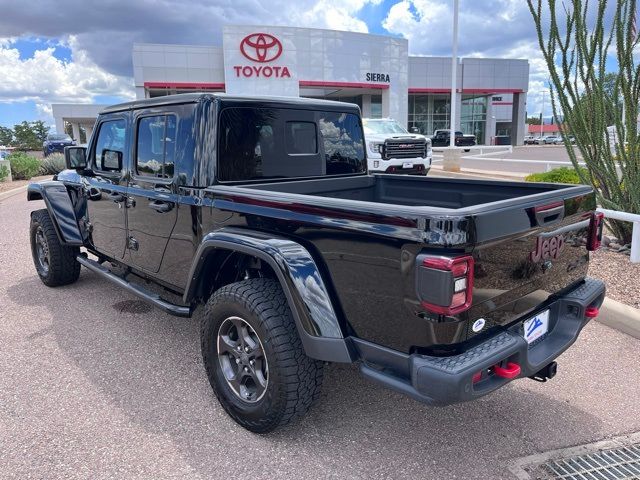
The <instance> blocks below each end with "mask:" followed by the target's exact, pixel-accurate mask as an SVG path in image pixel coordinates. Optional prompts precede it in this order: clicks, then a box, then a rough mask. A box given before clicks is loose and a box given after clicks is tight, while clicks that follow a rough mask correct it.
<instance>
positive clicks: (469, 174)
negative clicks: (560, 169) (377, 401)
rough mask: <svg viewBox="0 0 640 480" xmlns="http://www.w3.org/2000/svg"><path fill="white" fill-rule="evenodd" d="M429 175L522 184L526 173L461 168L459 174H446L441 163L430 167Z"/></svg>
mask: <svg viewBox="0 0 640 480" xmlns="http://www.w3.org/2000/svg"><path fill="white" fill-rule="evenodd" d="M429 175H435V176H438V177H448V178H476V179H480V178H484V179H487V180H489V179H490V180H505V181H518V182H523V181H524V179H525V177H526V176H527V175H529V174H528V173H518V172H504V171H500V170H479V169H476V168H461V169H460V172H446V171H444V169H443V167H442V164H441V163H434V164H432V165H431V170H430V171H429Z"/></svg>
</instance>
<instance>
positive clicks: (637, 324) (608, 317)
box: [596, 297, 640, 339]
mask: <svg viewBox="0 0 640 480" xmlns="http://www.w3.org/2000/svg"><path fill="white" fill-rule="evenodd" d="M596 319H597V320H598V321H599V322H600V323H602V324H603V325H606V326H608V327H611V328H613V329H615V330H618V331H620V332H622V333H626V334H627V335H631V336H632V337H634V338H638V339H640V310H638V309H637V308H633V307H630V306H629V305H625V304H624V303H620V302H617V301H615V300H613V299H611V298H608V297H607V298H605V299H604V303H603V304H602V307H600V315H598V316H597V317H596Z"/></svg>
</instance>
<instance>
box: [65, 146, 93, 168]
mask: <svg viewBox="0 0 640 480" xmlns="http://www.w3.org/2000/svg"><path fill="white" fill-rule="evenodd" d="M64 161H65V163H66V164H67V168H68V169H70V170H84V169H85V168H87V148H86V147H64Z"/></svg>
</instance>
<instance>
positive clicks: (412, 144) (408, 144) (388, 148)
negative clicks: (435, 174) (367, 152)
mask: <svg viewBox="0 0 640 480" xmlns="http://www.w3.org/2000/svg"><path fill="white" fill-rule="evenodd" d="M426 156H427V142H426V140H424V139H421V140H413V139H406V140H403V139H394V140H389V139H388V140H385V142H384V149H383V153H382V158H384V159H385V160H386V159H390V158H425V157H426Z"/></svg>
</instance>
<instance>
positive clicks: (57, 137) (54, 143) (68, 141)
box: [42, 133, 76, 157]
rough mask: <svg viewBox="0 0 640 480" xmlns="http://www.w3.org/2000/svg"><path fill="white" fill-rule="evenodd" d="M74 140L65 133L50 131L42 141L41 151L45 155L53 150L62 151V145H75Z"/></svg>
mask: <svg viewBox="0 0 640 480" xmlns="http://www.w3.org/2000/svg"><path fill="white" fill-rule="evenodd" d="M75 144H76V142H75V141H74V140H73V139H72V138H71V137H70V136H69V135H67V134H66V133H51V134H49V135H47V139H46V140H45V141H44V142H43V143H42V153H43V155H44V156H45V157H47V156H49V155H50V154H52V153H54V152H58V153H64V147H70V146H72V145H75Z"/></svg>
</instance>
